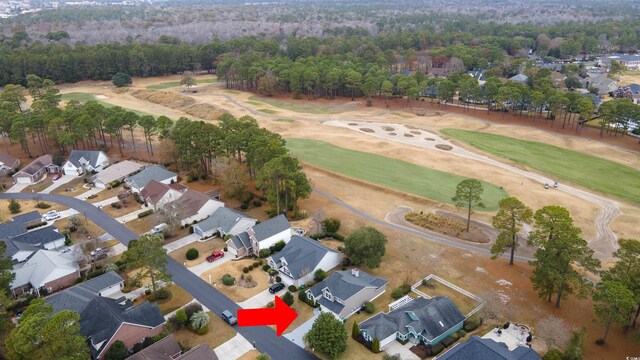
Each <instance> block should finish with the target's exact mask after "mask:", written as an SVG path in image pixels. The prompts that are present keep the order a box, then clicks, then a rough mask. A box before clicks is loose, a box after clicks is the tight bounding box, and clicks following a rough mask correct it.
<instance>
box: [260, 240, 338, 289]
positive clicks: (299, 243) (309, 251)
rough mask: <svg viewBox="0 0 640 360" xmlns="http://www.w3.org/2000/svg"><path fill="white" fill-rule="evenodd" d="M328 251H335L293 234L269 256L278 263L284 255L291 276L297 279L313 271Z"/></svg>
mask: <svg viewBox="0 0 640 360" xmlns="http://www.w3.org/2000/svg"><path fill="white" fill-rule="evenodd" d="M330 252H333V253H335V252H336V251H335V250H333V249H331V248H329V247H327V246H324V245H322V244H321V243H320V242H318V241H316V240H313V239H310V238H308V237H304V236H299V235H294V236H292V237H291V240H290V241H289V243H287V245H286V246H285V247H284V248H283V249H282V251H280V252H279V253H277V254H275V255H273V256H272V257H271V258H272V259H273V261H275V262H276V263H279V262H280V259H281V258H283V257H284V258H285V260H286V261H287V268H288V269H289V272H291V276H292V277H293V279H295V280H297V279H300V278H301V277H303V276H305V275H306V274H308V273H309V272H310V271H313V270H314V269H315V268H316V267H317V266H318V264H319V263H320V261H322V259H323V258H324V257H325V255H327V253H330ZM325 270H329V269H325Z"/></svg>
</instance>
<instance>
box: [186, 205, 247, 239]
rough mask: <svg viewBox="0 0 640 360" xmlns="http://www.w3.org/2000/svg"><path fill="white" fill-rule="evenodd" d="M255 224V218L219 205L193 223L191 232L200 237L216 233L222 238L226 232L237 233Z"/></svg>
mask: <svg viewBox="0 0 640 360" xmlns="http://www.w3.org/2000/svg"><path fill="white" fill-rule="evenodd" d="M255 224H256V219H253V218H250V217H248V216H246V215H244V214H243V213H241V212H238V211H234V210H232V209H229V208H227V207H220V208H218V209H217V210H216V211H214V212H213V214H211V215H209V217H208V218H206V219H205V220H202V221H201V222H199V223H197V224H195V225H193V232H194V233H195V234H198V235H200V237H202V238H208V237H211V236H213V235H216V234H217V235H218V236H220V237H221V238H224V237H225V236H227V235H228V234H231V235H234V236H235V235H238V234H240V233H243V232H245V231H247V230H248V229H249V228H251V227H252V226H254V225H255Z"/></svg>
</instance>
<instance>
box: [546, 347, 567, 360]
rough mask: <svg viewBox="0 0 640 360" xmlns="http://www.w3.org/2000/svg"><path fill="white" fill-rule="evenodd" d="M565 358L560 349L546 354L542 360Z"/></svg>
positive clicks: (560, 359)
mask: <svg viewBox="0 0 640 360" xmlns="http://www.w3.org/2000/svg"><path fill="white" fill-rule="evenodd" d="M563 358H564V355H563V354H562V351H560V350H558V349H551V350H549V351H547V353H546V354H544V356H543V357H542V360H562V359H563Z"/></svg>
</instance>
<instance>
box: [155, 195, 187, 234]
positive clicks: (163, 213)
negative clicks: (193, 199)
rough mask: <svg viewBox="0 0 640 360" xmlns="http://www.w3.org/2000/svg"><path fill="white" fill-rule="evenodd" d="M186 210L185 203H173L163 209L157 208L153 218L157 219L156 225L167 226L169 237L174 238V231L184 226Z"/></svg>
mask: <svg viewBox="0 0 640 360" xmlns="http://www.w3.org/2000/svg"><path fill="white" fill-rule="evenodd" d="M186 210H187V209H186V207H185V206H184V204H183V203H181V202H179V201H172V202H169V203H166V204H164V205H163V206H161V207H160V206H158V207H156V208H155V212H154V215H153V216H154V217H155V219H156V223H165V224H167V229H166V233H167V236H172V235H173V233H174V231H175V230H176V229H177V228H179V227H180V226H181V225H182V224H181V221H182V219H184V217H185V216H184V214H185V213H186Z"/></svg>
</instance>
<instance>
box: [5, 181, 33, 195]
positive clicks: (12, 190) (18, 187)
mask: <svg viewBox="0 0 640 360" xmlns="http://www.w3.org/2000/svg"><path fill="white" fill-rule="evenodd" d="M29 185H31V184H18V183H15V184H13V186H12V187H10V188H8V189H7V191H5V193H13V194H15V193H19V192H20V191H22V190H24V189H26V188H27V186H29Z"/></svg>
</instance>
